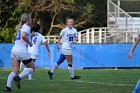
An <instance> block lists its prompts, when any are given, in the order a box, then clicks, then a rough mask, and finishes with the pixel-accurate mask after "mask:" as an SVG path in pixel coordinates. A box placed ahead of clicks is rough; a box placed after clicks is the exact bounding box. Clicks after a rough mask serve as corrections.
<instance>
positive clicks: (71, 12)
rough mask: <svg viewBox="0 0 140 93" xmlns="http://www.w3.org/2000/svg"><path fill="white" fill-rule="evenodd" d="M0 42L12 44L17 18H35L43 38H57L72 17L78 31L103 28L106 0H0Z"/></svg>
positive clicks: (104, 24)
mask: <svg viewBox="0 0 140 93" xmlns="http://www.w3.org/2000/svg"><path fill="white" fill-rule="evenodd" d="M0 6H1V10H0V14H1V16H0V24H1V27H0V42H6V43H7V42H13V41H14V37H15V33H16V29H15V27H16V25H17V24H18V23H19V20H20V15H21V13H23V12H28V13H30V15H31V16H32V17H33V19H37V20H38V21H39V22H40V24H41V26H42V28H43V29H42V30H43V35H58V33H59V32H60V30H61V29H62V28H63V27H64V26H65V20H66V18H68V17H72V18H74V20H75V27H76V28H77V29H78V30H83V29H87V28H90V27H95V26H96V27H100V26H106V0H14V1H13V0H12V1H11V0H1V1H0Z"/></svg>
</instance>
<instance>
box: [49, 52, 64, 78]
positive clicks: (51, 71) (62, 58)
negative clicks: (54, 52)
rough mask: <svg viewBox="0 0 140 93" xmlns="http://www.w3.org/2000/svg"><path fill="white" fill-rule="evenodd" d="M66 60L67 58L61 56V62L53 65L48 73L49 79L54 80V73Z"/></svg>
mask: <svg viewBox="0 0 140 93" xmlns="http://www.w3.org/2000/svg"><path fill="white" fill-rule="evenodd" d="M64 60H65V56H64V55H63V54H61V55H60V58H59V60H58V61H57V62H56V63H55V64H54V65H53V67H52V69H51V70H50V71H48V75H49V78H50V79H51V80H52V77H53V72H54V71H55V70H56V69H57V68H58V66H59V65H60V64H61V63H62V62H63V61H64Z"/></svg>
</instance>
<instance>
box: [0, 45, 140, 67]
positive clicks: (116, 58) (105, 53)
mask: <svg viewBox="0 0 140 93" xmlns="http://www.w3.org/2000/svg"><path fill="white" fill-rule="evenodd" d="M12 46H13V44H0V68H11V66H12V63H11V57H10V55H11V48H12ZM131 46H132V44H74V45H73V48H72V50H73V67H74V68H110V67H113V68H119V67H140V62H139V61H140V56H139V50H140V45H138V46H137V48H136V50H135V52H134V57H133V58H132V59H131V60H130V59H128V57H127V55H128V53H129V50H130V47H131ZM49 47H50V51H51V58H50V59H49V58H48V55H47V50H46V49H45V46H43V45H41V46H40V47H39V55H38V59H37V60H36V62H35V65H36V66H37V67H41V68H51V67H52V66H53V64H54V63H55V62H56V61H57V60H58V58H59V56H60V52H58V51H57V48H56V44H49ZM60 68H67V62H66V61H65V62H64V63H63V64H61V65H60Z"/></svg>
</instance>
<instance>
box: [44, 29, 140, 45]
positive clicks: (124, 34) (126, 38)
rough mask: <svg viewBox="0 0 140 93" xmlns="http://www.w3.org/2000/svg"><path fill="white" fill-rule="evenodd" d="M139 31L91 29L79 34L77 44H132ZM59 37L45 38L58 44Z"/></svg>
mask: <svg viewBox="0 0 140 93" xmlns="http://www.w3.org/2000/svg"><path fill="white" fill-rule="evenodd" d="M128 30H129V31H128ZM136 31H137V32H136ZM139 31H140V29H135V31H133V30H132V29H131V28H129V29H128V28H119V29H118V28H117V29H114V28H108V27H100V28H89V29H85V30H82V31H80V32H78V42H77V43H132V42H134V40H135V38H136V37H137V35H138V34H139ZM58 37H59V36H45V38H46V39H47V40H48V43H56V42H57V39H58ZM62 42H63V39H62Z"/></svg>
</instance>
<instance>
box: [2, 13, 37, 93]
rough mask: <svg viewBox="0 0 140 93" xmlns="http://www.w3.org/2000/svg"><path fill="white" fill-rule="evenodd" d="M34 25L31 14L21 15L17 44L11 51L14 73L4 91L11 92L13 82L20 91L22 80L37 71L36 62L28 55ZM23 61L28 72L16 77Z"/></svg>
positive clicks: (24, 71) (10, 75)
mask: <svg viewBox="0 0 140 93" xmlns="http://www.w3.org/2000/svg"><path fill="white" fill-rule="evenodd" d="M31 23H32V19H31V17H30V15H29V14H27V13H23V14H22V15H21V26H19V28H18V32H17V34H16V40H15V44H14V46H13V48H12V50H11V57H12V72H11V73H10V74H9V76H8V79H7V85H6V88H5V90H4V91H11V87H12V81H13V79H14V80H15V83H16V86H17V88H19V89H20V80H21V78H23V77H25V76H26V75H28V74H29V73H33V70H34V69H35V66H34V62H32V59H31V58H30V55H29V53H28V48H27V46H28V45H29V46H32V43H31V42H30V40H29V39H30V27H29V26H30V25H31ZM21 61H22V62H23V64H24V65H25V66H26V67H27V69H26V70H23V71H22V72H21V73H20V74H19V76H16V75H17V74H18V72H19V69H20V64H21Z"/></svg>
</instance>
